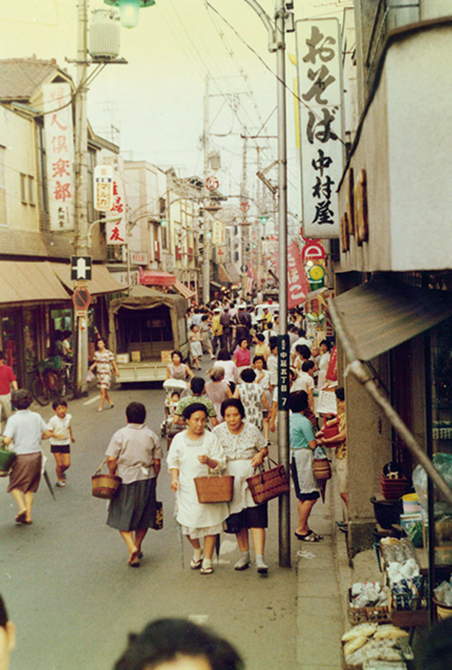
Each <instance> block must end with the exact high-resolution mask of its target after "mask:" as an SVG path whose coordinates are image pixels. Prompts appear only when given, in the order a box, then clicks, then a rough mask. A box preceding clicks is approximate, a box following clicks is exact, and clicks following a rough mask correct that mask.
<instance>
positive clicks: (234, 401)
mask: <svg viewBox="0 0 452 670" xmlns="http://www.w3.org/2000/svg"><path fill="white" fill-rule="evenodd" d="M228 407H235V408H236V409H237V410H238V412H239V414H240V416H241V417H242V419H244V418H245V408H244V406H243V402H242V401H241V400H240V399H239V398H227V400H223V402H222V403H221V410H220V411H221V416H222V417H223V419H224V415H225V413H226V410H227V408H228Z"/></svg>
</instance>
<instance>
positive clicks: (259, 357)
mask: <svg viewBox="0 0 452 670" xmlns="http://www.w3.org/2000/svg"><path fill="white" fill-rule="evenodd" d="M256 361H262V363H263V367H264V370H266V369H267V363H266V362H265V358H264V357H263V356H261V355H260V354H258V355H257V356H255V357H254V358H253V365H255V364H256Z"/></svg>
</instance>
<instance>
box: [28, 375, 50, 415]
mask: <svg viewBox="0 0 452 670" xmlns="http://www.w3.org/2000/svg"><path fill="white" fill-rule="evenodd" d="M31 392H32V393H33V395H34V397H35V399H36V402H38V403H39V404H40V405H41V406H42V407H44V406H45V405H48V404H49V402H50V398H49V394H48V393H47V389H46V387H45V385H44V384H43V382H42V379H41V378H40V377H38V376H37V377H34V379H33V381H32V384H31Z"/></svg>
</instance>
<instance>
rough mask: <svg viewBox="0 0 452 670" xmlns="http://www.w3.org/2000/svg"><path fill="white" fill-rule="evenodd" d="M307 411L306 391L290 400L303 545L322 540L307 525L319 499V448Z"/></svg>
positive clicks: (299, 530) (293, 464)
mask: <svg viewBox="0 0 452 670" xmlns="http://www.w3.org/2000/svg"><path fill="white" fill-rule="evenodd" d="M307 407H308V395H307V393H306V392H305V391H296V392H295V393H291V394H290V396H289V409H290V412H291V413H290V424H289V430H290V448H291V451H292V462H291V469H292V479H293V483H294V487H295V494H296V496H297V498H298V525H297V530H296V531H295V537H296V538H297V539H298V540H301V541H302V542H318V541H319V540H322V539H323V538H322V536H321V535H317V533H314V531H313V530H311V529H310V528H309V525H308V521H309V516H310V514H311V512H312V508H313V507H314V505H315V504H316V502H317V500H318V499H319V498H320V488H319V485H318V483H317V480H316V478H315V477H314V470H313V458H314V449H315V448H316V446H317V442H316V439H315V433H314V428H313V425H312V423H311V421H310V420H309V419H308V418H307V417H306V416H304V412H305V411H306V408H307Z"/></svg>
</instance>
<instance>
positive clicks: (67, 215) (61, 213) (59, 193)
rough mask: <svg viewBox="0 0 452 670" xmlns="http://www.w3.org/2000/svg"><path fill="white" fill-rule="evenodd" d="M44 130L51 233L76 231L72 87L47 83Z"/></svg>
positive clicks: (43, 88) (44, 94)
mask: <svg viewBox="0 0 452 670" xmlns="http://www.w3.org/2000/svg"><path fill="white" fill-rule="evenodd" d="M42 94H43V99H44V114H45V116H44V131H45V142H46V147H47V151H46V156H47V158H46V160H47V165H46V167H47V188H48V194H49V219H50V230H63V231H64V230H74V141H73V128H72V92H71V87H70V85H69V84H65V83H61V84H45V85H44V86H43V87H42Z"/></svg>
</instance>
